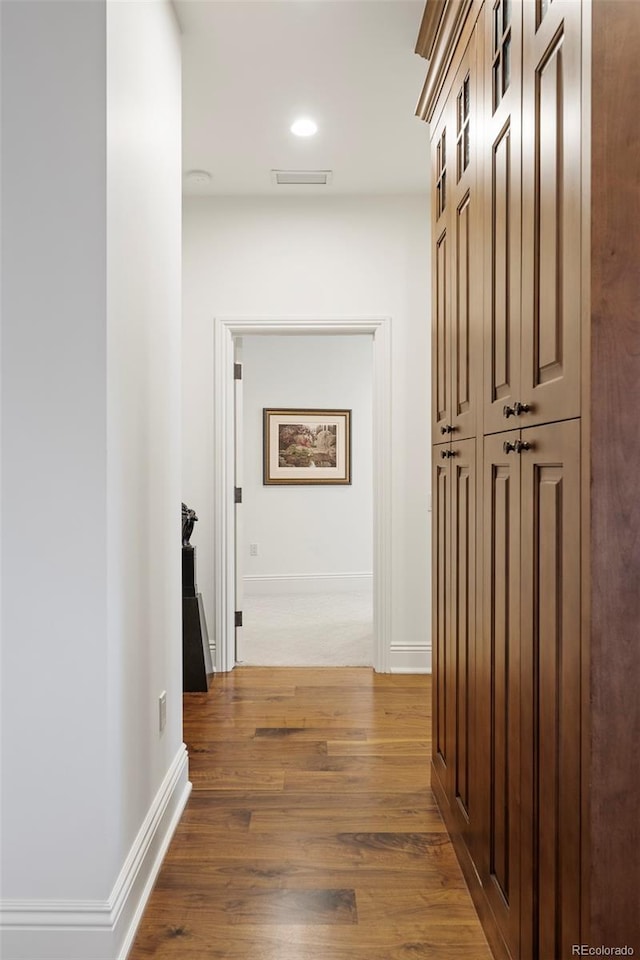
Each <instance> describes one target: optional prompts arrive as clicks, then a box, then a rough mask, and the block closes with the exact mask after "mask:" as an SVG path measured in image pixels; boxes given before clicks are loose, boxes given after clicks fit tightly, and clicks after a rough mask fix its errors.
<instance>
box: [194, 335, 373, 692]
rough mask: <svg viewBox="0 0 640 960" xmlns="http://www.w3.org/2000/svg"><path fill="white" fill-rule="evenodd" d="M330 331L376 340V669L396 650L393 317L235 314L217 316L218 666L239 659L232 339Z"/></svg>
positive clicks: (222, 667)
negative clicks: (392, 541) (393, 647)
mask: <svg viewBox="0 0 640 960" xmlns="http://www.w3.org/2000/svg"><path fill="white" fill-rule="evenodd" d="M274 334H275V335H281V336H282V335H297V336H299V335H303V336H304V335H307V336H318V335H320V336H328V335H343V336H353V335H355V334H369V335H371V337H372V340H373V376H372V380H373V405H372V420H373V454H372V461H373V477H372V481H373V483H372V486H373V511H372V512H373V550H372V559H373V563H372V567H373V645H372V646H373V656H372V662H373V667H374V669H376V670H377V671H379V672H387V670H388V664H389V649H390V640H391V637H390V613H391V611H390V601H391V564H390V533H391V516H390V497H391V463H390V458H389V456H388V451H389V450H390V446H391V436H390V434H391V411H390V406H391V383H390V363H391V320H390V318H388V317H382V318H359V319H330V320H327V319H319V320H318V319H303V320H300V319H297V320H289V319H273V318H258V319H244V318H243V319H232V318H216V320H215V321H214V390H215V393H214V396H215V398H216V402H215V409H214V456H215V465H214V476H215V489H214V516H215V524H216V531H217V536H216V556H215V565H214V590H215V617H214V631H213V634H214V643H215V651H214V654H215V664H216V670H218V671H220V672H223V673H224V672H228V671H229V670H232V669H233V668H234V666H235V663H236V656H235V654H236V650H235V646H236V642H235V641H236V637H235V634H236V618H235V613H236V609H237V608H236V570H235V558H236V518H235V509H236V508H235V496H234V494H235V489H234V488H235V476H234V467H235V424H234V412H235V396H234V394H235V388H234V359H235V358H234V343H235V339H236V338H238V337H246V336H256V335H257V336H273V335H274Z"/></svg>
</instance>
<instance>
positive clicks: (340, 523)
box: [242, 335, 373, 591]
mask: <svg viewBox="0 0 640 960" xmlns="http://www.w3.org/2000/svg"><path fill="white" fill-rule="evenodd" d="M372 350H373V341H372V338H371V336H367V335H362V336H344V337H336V336H324V337H323V336H266V337H263V336H248V337H243V338H242V368H243V377H242V384H243V410H244V418H243V419H244V457H243V474H242V488H243V505H242V506H243V509H242V513H243V524H242V528H243V543H242V567H243V570H244V574H245V586H246V589H247V590H248V591H251V590H252V589H253V590H255V589H256V588H258V589H259V588H260V585H261V584H263V585H270V586H271V587H272V588H273V587H276V588H280V589H286V587H287V584H289V586H291V585H292V583H293V582H294V581H295V578H296V577H304V578H305V581H304V582H307V585H310V580H309V578H313V577H317V576H318V575H320V577H323V576H326V575H332V576H333V577H334V578H337V577H339V576H340V575H341V574H354V573H357V574H364V575H365V576H366V575H367V574H368V575H369V576H370V575H371V571H372V565H373V556H372V533H373V507H372V470H373V464H372V455H373V453H372V441H373V433H372V412H373V411H372V387H373V384H372V378H373V369H372V362H373V354H372ZM265 407H285V408H287V407H298V408H300V407H301V408H321V409H348V410H351V448H352V449H351V454H352V455H351V461H352V471H351V481H352V482H351V484H350V485H348V486H347V485H344V486H342V485H336V486H330V485H327V486H304V485H302V486H298V485H292V486H289V485H287V486H265V485H264V484H263V456H262V453H263V408H265ZM250 543H256V544H257V545H258V555H257V556H255V557H252V556H250V552H249V544H250ZM255 578H258V579H257V582H256V580H255ZM271 578H278V579H277V580H275V582H274V581H272V579H271ZM325 588H326V584H325Z"/></svg>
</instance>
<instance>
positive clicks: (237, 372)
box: [233, 363, 242, 380]
mask: <svg viewBox="0 0 640 960" xmlns="http://www.w3.org/2000/svg"><path fill="white" fill-rule="evenodd" d="M233 379H234V380H242V364H241V363H234V365H233Z"/></svg>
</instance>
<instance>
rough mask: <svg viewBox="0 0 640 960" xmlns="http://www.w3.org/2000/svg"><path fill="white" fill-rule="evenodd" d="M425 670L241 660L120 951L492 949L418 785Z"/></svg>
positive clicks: (424, 766) (206, 718) (192, 720)
mask: <svg viewBox="0 0 640 960" xmlns="http://www.w3.org/2000/svg"><path fill="white" fill-rule="evenodd" d="M430 699H431V698H430V678H429V677H425V676H398V675H393V676H391V675H388V674H387V675H381V674H374V673H373V672H372V671H371V670H370V669H368V668H290V667H288V668H279V667H239V668H237V669H236V670H235V671H234V672H233V673H230V674H224V675H218V676H217V677H216V678H215V680H214V681H213V683H212V688H211V690H210V692H209V693H208V694H187V695H185V740H186V743H187V746H188V748H189V754H190V771H191V773H190V776H191V780H192V782H193V793H192V795H191V798H190V800H189V803H188V805H187V809H186V811H185V814H184V816H183V818H182V821H181V822H180V825H179V826H178V829H177V831H176V834H175V837H174V840H173V842H172V845H171V847H170V850H169V853H168V855H167V858H166V860H165V863H164V865H163V867H162V870H161V872H160V876H159V879H158V882H157V884H156V887H155V890H154V892H153V894H152V896H151V899H150V901H149V904H148V907H147V910H146V912H145V914H144V917H143V920H142V923H141V926H140V929H139V931H138V937H137V939H136V941H135V944H134V947H133V949H132V952H131V953H130V957H129V960H149V958H154V960H218V958H220V960H222V958H225V960H226V958H228V960H421V958H429V960H490V957H491V955H490V953H489V949H488V947H487V945H486V941H485V939H484V935H483V933H482V930H481V927H480V924H479V922H478V920H477V917H476V914H475V912H474V909H473V906H472V903H471V898H470V896H469V894H468V892H467V889H466V887H465V884H464V880H463V878H462V874H461V872H460V869H459V867H458V864H457V861H456V858H455V854H454V852H453V849H452V846H451V844H450V842H449V840H448V837H447V834H446V833H445V830H444V826H443V823H442V820H441V818H440V815H439V813H438V810H437V808H436V805H435V801H434V799H433V795H432V793H431V791H430V789H429V773H428V757H429V737H430V728H431V724H430V712H431V707H430Z"/></svg>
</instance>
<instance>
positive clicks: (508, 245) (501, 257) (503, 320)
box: [482, 0, 522, 433]
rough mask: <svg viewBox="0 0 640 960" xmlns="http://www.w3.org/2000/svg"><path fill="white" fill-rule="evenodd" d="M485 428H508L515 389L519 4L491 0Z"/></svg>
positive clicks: (517, 356) (487, 60)
mask: <svg viewBox="0 0 640 960" xmlns="http://www.w3.org/2000/svg"><path fill="white" fill-rule="evenodd" d="M485 25H486V29H485V63H486V69H485V74H484V111H485V112H484V116H485V136H484V142H485V148H484V151H485V156H484V198H485V199H484V219H483V232H484V237H485V242H484V250H485V265H484V278H485V284H484V286H485V309H484V373H483V389H482V395H483V422H484V432H485V433H494V432H496V431H498V430H505V429H508V428H509V427H510V426H512V425H513V421H509V420H506V419H505V416H504V413H503V410H504V407H505V406H511V405H512V404H513V403H514V402H515V401H516V400H517V399H518V397H519V393H520V273H521V270H520V262H521V236H520V221H521V204H520V187H521V170H520V155H521V147H522V144H521V99H520V97H521V61H520V55H521V43H522V4H519V3H511V2H510V0H495V3H493V4H492V5H491V6H490V7H489V8H488V9H487V11H486V16H485Z"/></svg>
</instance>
